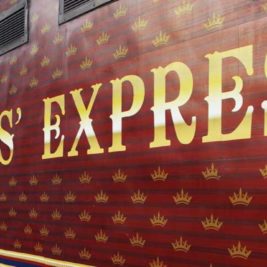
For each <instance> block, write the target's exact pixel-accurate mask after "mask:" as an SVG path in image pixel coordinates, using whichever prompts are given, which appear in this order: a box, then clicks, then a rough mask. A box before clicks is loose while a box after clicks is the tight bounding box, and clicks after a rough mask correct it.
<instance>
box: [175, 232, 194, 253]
mask: <svg viewBox="0 0 267 267" xmlns="http://www.w3.org/2000/svg"><path fill="white" fill-rule="evenodd" d="M172 247H173V249H174V250H175V251H182V252H185V253H187V252H188V251H189V250H190V248H191V245H189V244H188V242H187V241H186V240H185V241H184V240H183V237H182V236H181V237H180V239H179V241H178V240H175V242H174V243H172Z"/></svg>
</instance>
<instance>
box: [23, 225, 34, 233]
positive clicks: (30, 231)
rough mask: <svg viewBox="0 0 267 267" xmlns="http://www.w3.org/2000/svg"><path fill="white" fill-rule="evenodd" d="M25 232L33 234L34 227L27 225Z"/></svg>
mask: <svg viewBox="0 0 267 267" xmlns="http://www.w3.org/2000/svg"><path fill="white" fill-rule="evenodd" d="M24 233H25V234H26V235H31V234H32V228H31V227H30V225H28V224H27V225H26V226H25V228H24Z"/></svg>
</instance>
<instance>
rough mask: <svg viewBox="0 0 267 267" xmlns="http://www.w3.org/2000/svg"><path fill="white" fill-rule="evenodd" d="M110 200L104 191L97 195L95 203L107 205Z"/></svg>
mask: <svg viewBox="0 0 267 267" xmlns="http://www.w3.org/2000/svg"><path fill="white" fill-rule="evenodd" d="M108 199H109V196H108V195H107V194H106V193H104V192H103V191H102V190H101V191H100V193H98V194H96V195H95V201H96V202H97V203H107V202H108Z"/></svg>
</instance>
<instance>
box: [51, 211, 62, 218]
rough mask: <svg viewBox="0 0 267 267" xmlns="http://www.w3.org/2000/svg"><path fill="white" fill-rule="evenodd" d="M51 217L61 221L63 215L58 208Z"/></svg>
mask: <svg viewBox="0 0 267 267" xmlns="http://www.w3.org/2000/svg"><path fill="white" fill-rule="evenodd" d="M51 217H52V219H53V220H54V221H59V220H61V217H62V215H61V213H60V211H59V210H57V209H56V210H54V211H53V212H52V214H51Z"/></svg>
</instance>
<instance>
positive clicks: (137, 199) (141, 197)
mask: <svg viewBox="0 0 267 267" xmlns="http://www.w3.org/2000/svg"><path fill="white" fill-rule="evenodd" d="M131 199H132V202H133V203H134V204H144V203H145V202H146V199H147V196H146V195H145V194H144V193H141V191H140V189H138V191H137V192H136V193H134V194H133V195H132V196H131Z"/></svg>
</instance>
